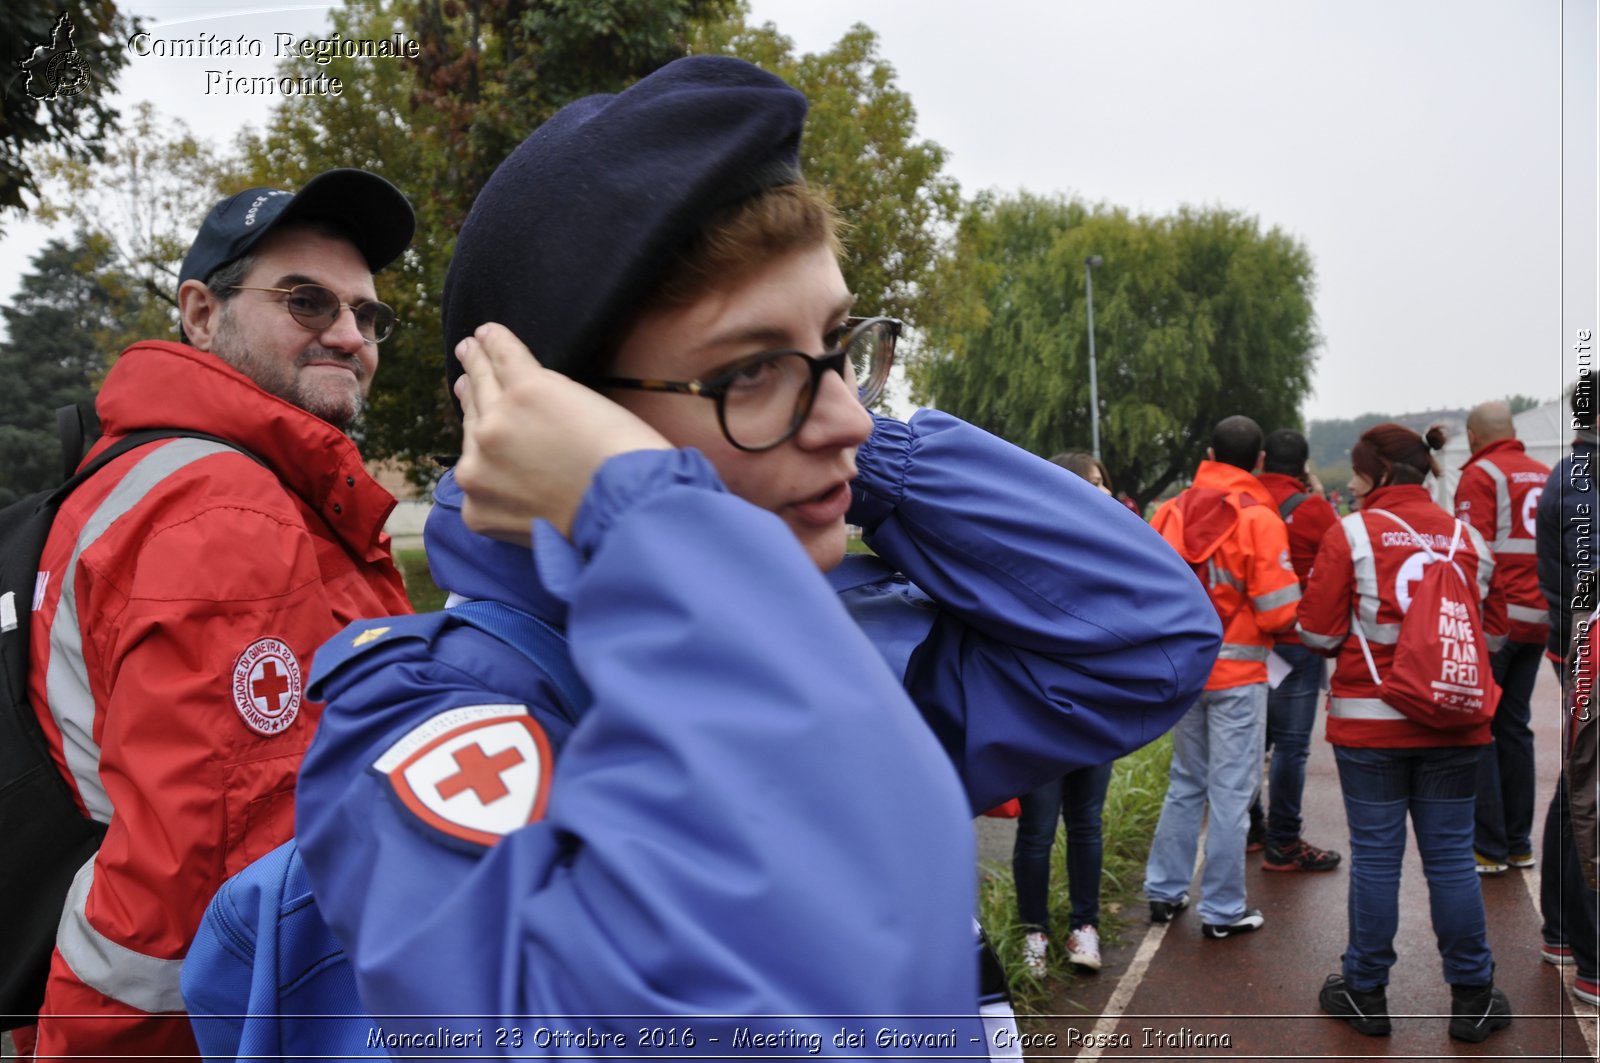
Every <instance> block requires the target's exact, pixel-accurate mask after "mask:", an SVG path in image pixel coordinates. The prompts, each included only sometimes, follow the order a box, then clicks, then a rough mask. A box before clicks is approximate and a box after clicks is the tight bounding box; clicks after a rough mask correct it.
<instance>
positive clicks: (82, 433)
mask: <svg viewBox="0 0 1600 1063" xmlns="http://www.w3.org/2000/svg"><path fill="white" fill-rule="evenodd" d="M56 433H57V435H59V436H60V438H61V478H62V479H63V480H70V479H71V478H72V474H73V473H74V472H76V471H77V470H78V462H80V461H82V460H83V452H84V450H85V449H87V447H88V445H89V444H90V443H93V442H94V441H95V440H96V439H98V438H99V437H100V415H99V414H98V413H96V412H95V408H94V403H92V402H79V403H75V404H73V405H71V406H62V407H59V408H58V409H57V410H56Z"/></svg>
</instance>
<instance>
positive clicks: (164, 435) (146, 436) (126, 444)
mask: <svg viewBox="0 0 1600 1063" xmlns="http://www.w3.org/2000/svg"><path fill="white" fill-rule="evenodd" d="M66 408H67V409H71V407H66ZM58 412H59V411H58ZM162 439H205V440H209V441H210V442H212V443H220V444H222V445H223V446H225V447H227V448H228V449H229V450H236V451H238V452H239V453H240V454H243V455H244V456H245V457H247V458H249V459H250V460H251V461H253V462H255V463H256V464H257V465H259V466H261V467H262V468H263V469H266V470H267V471H268V472H271V471H272V468H271V466H269V465H268V464H267V463H266V462H264V461H262V460H261V459H260V458H258V457H256V456H255V455H254V454H252V453H250V452H249V451H248V450H246V449H244V448H243V447H241V446H240V445H239V444H237V443H235V442H233V441H232V440H231V439H223V438H222V437H221V436H214V435H212V434H211V433H209V432H195V431H191V430H189V429H186V428H146V429H143V430H142V431H138V432H129V433H128V434H127V435H125V436H123V437H122V438H121V439H119V440H117V441H116V442H115V443H113V444H111V445H110V446H109V447H107V448H106V449H105V450H103V451H101V452H100V453H99V454H97V455H95V459H94V460H93V461H91V462H90V463H89V464H87V465H85V466H84V467H83V468H81V469H79V470H78V471H77V472H75V473H73V474H72V475H71V476H70V477H68V479H67V482H66V483H64V484H62V485H61V486H60V487H58V488H56V489H55V493H54V495H53V497H52V498H51V501H50V505H52V506H60V504H61V503H62V501H64V500H65V499H66V497H67V496H68V495H70V494H71V493H72V492H73V491H74V490H76V489H77V488H78V486H79V485H80V484H82V483H83V481H85V480H87V479H88V478H89V477H91V476H93V475H94V474H95V473H97V472H99V471H100V470H101V469H103V468H105V467H106V466H107V465H109V464H111V463H112V462H113V461H115V460H117V459H118V458H120V457H122V455H124V454H126V453H128V451H130V450H138V449H139V448H140V447H142V446H144V445H145V444H147V443H154V442H157V441H158V440H162Z"/></svg>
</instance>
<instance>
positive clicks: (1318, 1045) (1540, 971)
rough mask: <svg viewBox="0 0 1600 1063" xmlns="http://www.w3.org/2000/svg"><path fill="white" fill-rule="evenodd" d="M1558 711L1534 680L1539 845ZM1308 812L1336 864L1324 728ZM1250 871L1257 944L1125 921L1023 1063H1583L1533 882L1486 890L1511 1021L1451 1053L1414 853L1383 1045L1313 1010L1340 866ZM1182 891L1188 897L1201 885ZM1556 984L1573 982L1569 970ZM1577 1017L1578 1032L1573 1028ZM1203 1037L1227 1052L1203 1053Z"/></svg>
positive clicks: (1548, 678) (1334, 951)
mask: <svg viewBox="0 0 1600 1063" xmlns="http://www.w3.org/2000/svg"><path fill="white" fill-rule="evenodd" d="M1557 701H1558V691H1557V687H1556V683H1555V680H1554V677H1553V676H1552V675H1551V674H1550V673H1549V672H1548V670H1545V671H1541V673H1540V682H1539V687H1538V688H1537V690H1536V691H1535V701H1534V715H1535V717H1536V727H1535V735H1536V743H1537V752H1538V773H1539V791H1538V792H1539V795H1540V796H1539V805H1538V814H1537V821H1536V822H1535V824H1534V834H1535V838H1534V841H1535V844H1536V845H1537V843H1538V840H1539V831H1540V829H1541V828H1542V826H1543V821H1544V804H1545V802H1547V801H1548V800H1549V795H1550V793H1551V791H1552V787H1553V786H1554V781H1555V774H1556V771H1557V770H1558V766H1559V764H1558V759H1557V758H1558V744H1557V743H1558V737H1559V730H1558V729H1559V712H1558V708H1557ZM1306 807H1307V813H1306V815H1307V828H1306V836H1307V837H1308V838H1310V839H1311V840H1312V841H1313V842H1316V843H1318V844H1320V845H1323V846H1325V847H1332V848H1336V849H1339V850H1340V851H1342V852H1345V853H1346V855H1347V859H1348V852H1349V844H1348V842H1349V839H1348V834H1347V832H1346V829H1345V822H1344V808H1343V804H1342V802H1341V799H1340V795H1339V782H1338V777H1337V774H1336V771H1335V768H1334V763H1333V754H1332V751H1331V747H1329V746H1328V744H1327V743H1326V741H1324V740H1323V738H1322V727H1321V725H1320V724H1319V725H1318V728H1317V734H1316V737H1315V739H1314V741H1313V746H1312V756H1311V761H1310V764H1309V770H1308V777H1307V783H1306ZM986 831H987V833H988V834H989V835H990V837H989V838H988V839H987V841H986V844H985V850H986V852H990V855H991V857H992V855H993V851H999V850H1000V849H1001V848H1002V846H1003V842H1002V841H1001V839H999V838H998V837H996V836H995V829H994V828H992V827H991V828H986ZM1250 861H1251V865H1252V866H1251V868H1250V870H1249V872H1248V875H1249V879H1248V882H1249V889H1250V903H1251V905H1252V906H1255V907H1259V908H1261V909H1262V911H1263V912H1264V914H1265V915H1266V920H1267V921H1266V926H1265V927H1264V928H1263V929H1262V930H1261V931H1260V932H1259V933H1256V934H1249V935H1245V936H1243V937H1240V938H1235V939H1229V940H1226V941H1207V940H1204V939H1202V938H1201V937H1200V924H1199V920H1198V919H1196V918H1195V915H1194V912H1193V910H1192V909H1191V910H1190V911H1189V912H1186V913H1185V914H1184V915H1182V916H1180V917H1179V918H1178V920H1176V921H1175V922H1174V923H1172V924H1171V925H1170V926H1167V927H1149V926H1148V925H1147V924H1143V923H1136V924H1135V925H1133V926H1132V927H1130V928H1129V930H1130V931H1131V932H1129V933H1126V934H1125V937H1127V938H1128V939H1129V942H1128V944H1127V945H1125V946H1123V947H1121V948H1119V949H1116V950H1113V951H1111V952H1110V953H1109V954H1108V956H1107V959H1108V961H1109V963H1108V966H1107V968H1106V970H1104V971H1102V972H1101V974H1100V975H1098V976H1092V977H1088V978H1082V979H1079V980H1078V981H1077V984H1076V985H1075V986H1073V987H1072V988H1071V989H1070V990H1066V991H1063V992H1060V993H1058V994H1057V996H1056V998H1055V999H1054V1000H1053V1002H1052V1011H1054V1012H1055V1013H1056V1015H1054V1016H1052V1017H1050V1018H1047V1019H1040V1020H1036V1021H1034V1022H1031V1023H1030V1024H1029V1026H1028V1028H1029V1029H1032V1030H1034V1031H1036V1032H1038V1033H1041V1034H1046V1035H1049V1034H1053V1035H1054V1036H1055V1044H1054V1046H1053V1047H1043V1046H1041V1047H1037V1048H1034V1049H1031V1050H1030V1052H1029V1055H1030V1058H1035V1059H1045V1058H1067V1059H1070V1058H1080V1059H1090V1058H1099V1057H1102V1056H1103V1057H1105V1058H1160V1059H1168V1058H1173V1057H1202V1056H1206V1057H1212V1058H1224V1059H1235V1060H1236V1059H1256V1058H1273V1059H1285V1058H1320V1059H1347V1058H1354V1057H1363V1056H1374V1057H1375V1056H1384V1057H1390V1058H1404V1059H1428V1058H1448V1057H1454V1056H1493V1057H1498V1058H1502V1059H1503V1058H1516V1059H1584V1058H1589V1059H1593V1058H1595V1050H1594V1043H1595V1042H1594V1025H1595V1024H1594V1009H1593V1008H1591V1007H1588V1006H1586V1005H1582V1004H1577V1002H1576V1001H1574V1000H1572V998H1571V997H1570V996H1569V995H1568V993H1567V992H1566V988H1565V983H1564V981H1563V970H1562V969H1558V968H1555V967H1552V966H1550V965H1549V964H1546V963H1543V962H1541V961H1540V959H1539V945H1540V938H1539V926H1540V918H1539V912H1538V903H1537V899H1536V898H1537V895H1538V872H1537V870H1533V871H1515V870H1513V871H1511V872H1509V873H1508V874H1506V875H1504V876H1500V877H1498V878H1492V879H1485V880H1484V881H1483V883H1482V884H1483V893H1484V901H1485V905H1486V909H1487V913H1488V919H1489V942H1490V946H1491V948H1492V949H1493V950H1494V954H1495V961H1496V964H1497V968H1498V970H1497V974H1496V981H1497V984H1499V985H1500V986H1501V987H1502V988H1503V989H1504V990H1505V991H1506V993H1507V994H1508V995H1509V996H1510V998H1511V1003H1512V1006H1513V1008H1514V1009H1515V1013H1516V1019H1515V1021H1514V1023H1513V1024H1512V1026H1511V1027H1510V1028H1509V1029H1507V1030H1504V1031H1501V1032H1499V1033H1497V1034H1495V1035H1494V1036H1492V1037H1491V1038H1490V1039H1489V1040H1488V1041H1486V1042H1485V1043H1483V1044H1482V1045H1463V1044H1459V1043H1457V1042H1455V1041H1452V1040H1450V1038H1449V1037H1448V1036H1447V1035H1446V1032H1445V1028H1446V1026H1447V1025H1448V1021H1449V1020H1448V1016H1449V1012H1450V994H1449V989H1448V987H1446V986H1445V984H1444V982H1443V979H1442V976H1441V974H1440V968H1439V958H1438V951H1437V947H1436V945H1435V943H1434V938H1433V932H1432V928H1431V925H1430V923H1429V918H1428V896H1427V887H1426V881H1425V879H1424V878H1423V875H1422V865H1421V863H1420V861H1419V860H1418V858H1417V855H1416V849H1415V845H1414V844H1413V845H1411V846H1410V849H1409V852H1408V855H1407V861H1406V864H1405V867H1404V870H1403V872H1402V880H1401V891H1402V892H1401V917H1400V931H1399V935H1398V937H1397V938H1396V943H1395V944H1396V951H1397V952H1398V953H1399V960H1398V962H1397V963H1396V965H1395V967H1394V970H1393V972H1392V979H1391V982H1390V987H1389V1008H1390V1012H1391V1014H1392V1015H1393V1016H1394V1017H1395V1021H1394V1033H1393V1035H1392V1036H1390V1037H1388V1038H1368V1037H1362V1036H1360V1035H1359V1034H1357V1033H1355V1032H1354V1031H1353V1030H1351V1029H1350V1027H1349V1026H1348V1024H1346V1023H1344V1022H1340V1021H1338V1020H1335V1019H1332V1018H1329V1017H1327V1016H1325V1015H1323V1014H1322V1013H1321V1012H1320V1011H1318V1010H1317V1004H1316V997H1317V990H1318V989H1319V988H1320V987H1321V985H1322V981H1323V979H1324V978H1325V977H1326V976H1327V975H1328V974H1330V973H1332V972H1334V971H1337V970H1338V969H1339V958H1340V955H1341V953H1342V952H1343V950H1344V942H1345V910H1346V909H1345V898H1346V886H1347V878H1348V873H1347V870H1346V868H1344V867H1343V866H1341V867H1340V868H1339V869H1338V870H1337V871H1333V872H1329V873H1324V874H1305V873H1275V872H1268V871H1263V870H1261V867H1260V856H1259V855H1256V854H1253V855H1252V856H1251V857H1250ZM1191 893H1195V894H1196V895H1198V881H1197V882H1196V884H1195V886H1194V887H1192V888H1191ZM1134 914H1136V915H1137V914H1139V913H1134ZM1565 977H1566V978H1567V979H1569V980H1570V977H1571V968H1566V969H1565ZM1575 1004H1576V1005H1577V1007H1578V1008H1579V1009H1580V1011H1581V1012H1583V1013H1586V1021H1580V1020H1579V1018H1577V1017H1576V1016H1575V1015H1574V1011H1573V1008H1574V1005H1575ZM1585 1027H1587V1029H1585ZM1147 1030H1148V1031H1149V1033H1147V1032H1146V1031H1147ZM1093 1035H1098V1036H1099V1037H1100V1038H1101V1039H1102V1040H1103V1041H1106V1042H1109V1043H1107V1044H1105V1045H1103V1046H1102V1047H1100V1048H1098V1049H1095V1048H1090V1047H1086V1046H1085V1045H1084V1043H1083V1042H1084V1040H1086V1039H1090V1038H1091V1037H1092V1036H1093ZM1208 1036H1215V1037H1217V1038H1222V1037H1226V1039H1227V1040H1228V1041H1229V1042H1231V1043H1230V1044H1207V1043H1205V1039H1206V1038H1207V1037H1208Z"/></svg>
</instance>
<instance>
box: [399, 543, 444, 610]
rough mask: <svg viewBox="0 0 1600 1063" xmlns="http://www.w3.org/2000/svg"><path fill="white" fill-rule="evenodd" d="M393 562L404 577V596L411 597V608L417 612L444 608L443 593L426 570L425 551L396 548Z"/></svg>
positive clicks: (426, 559)
mask: <svg viewBox="0 0 1600 1063" xmlns="http://www.w3.org/2000/svg"><path fill="white" fill-rule="evenodd" d="M394 563H395V566H396V567H398V568H399V569H400V575H401V576H403V577H405V581H406V597H407V598H410V599H411V608H413V609H415V610H416V611H417V612H419V613H431V612H433V611H434V610H435V609H443V608H444V598H445V594H444V591H442V590H440V589H439V587H438V585H437V584H435V583H434V582H433V575H432V573H430V572H429V571H428V555H427V553H426V551H423V550H396V551H395V552H394Z"/></svg>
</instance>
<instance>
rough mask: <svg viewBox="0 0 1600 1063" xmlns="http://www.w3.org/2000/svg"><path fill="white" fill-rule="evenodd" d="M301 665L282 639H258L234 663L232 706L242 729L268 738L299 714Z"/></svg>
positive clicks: (302, 689) (285, 727) (303, 688)
mask: <svg viewBox="0 0 1600 1063" xmlns="http://www.w3.org/2000/svg"><path fill="white" fill-rule="evenodd" d="M304 692H305V686H304V684H303V683H302V682H301V678H300V662H299V661H298V660H296V659H295V655H294V651H293V650H291V649H290V648H289V646H288V644H287V643H285V642H284V641H283V640H282V639H257V640H256V641H254V642H252V643H251V644H250V645H248V646H246V647H245V648H244V652H243V653H241V654H239V658H238V660H236V661H234V662H233V707H234V708H235V709H238V710H239V716H240V718H242V719H243V720H244V723H245V726H246V727H248V728H250V730H252V731H254V732H255V733H256V734H258V735H263V736H265V737H267V738H271V737H272V736H273V735H275V734H279V733H281V732H283V731H285V730H287V729H288V727H289V725H290V724H292V723H294V721H295V719H296V718H297V717H299V715H300V700H301V695H302V694H303V693H304Z"/></svg>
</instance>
